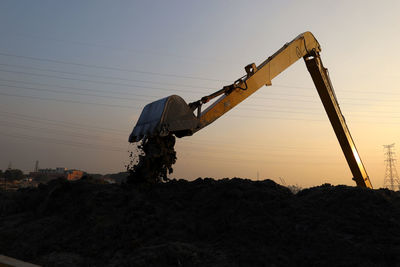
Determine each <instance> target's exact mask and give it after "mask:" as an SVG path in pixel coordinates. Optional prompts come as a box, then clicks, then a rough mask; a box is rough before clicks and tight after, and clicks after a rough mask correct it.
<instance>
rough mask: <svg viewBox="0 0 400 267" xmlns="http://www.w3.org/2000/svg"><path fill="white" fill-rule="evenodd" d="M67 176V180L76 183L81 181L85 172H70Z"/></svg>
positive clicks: (67, 172)
mask: <svg viewBox="0 0 400 267" xmlns="http://www.w3.org/2000/svg"><path fill="white" fill-rule="evenodd" d="M66 174H67V179H68V180H69V181H74V180H78V179H81V178H82V176H83V171H79V170H68V171H66Z"/></svg>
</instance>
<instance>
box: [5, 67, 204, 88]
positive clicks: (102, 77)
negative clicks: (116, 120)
mask: <svg viewBox="0 0 400 267" xmlns="http://www.w3.org/2000/svg"><path fill="white" fill-rule="evenodd" d="M0 66H6V67H15V68H22V69H32V70H39V71H48V72H55V73H62V74H68V75H78V76H86V77H94V78H101V79H113V80H121V81H128V82H135V83H136V82H140V83H150V84H159V85H171V86H180V87H191V88H198V89H208V90H211V89H212V88H210V87H205V86H194V85H189V84H179V83H169V82H155V81H146V80H136V79H127V78H122V77H116V76H108V75H95V74H86V73H78V72H69V71H60V70H54V69H44V68H37V67H30V66H29V67H28V66H23V65H15V64H4V63H0Z"/></svg>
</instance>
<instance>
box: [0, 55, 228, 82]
mask: <svg viewBox="0 0 400 267" xmlns="http://www.w3.org/2000/svg"><path fill="white" fill-rule="evenodd" d="M0 55H1V56H5V57H15V58H23V59H29V60H34V61H44V62H50V63H57V64H64V65H73V66H80V67H85V68H94V69H105V70H114V71H122V72H131V73H140V74H147V75H156V76H163V77H174V78H183V79H191V80H203V81H213V82H226V81H224V80H219V79H210V78H204V77H196V76H187V75H178V74H169V73H159V72H151V71H142V70H133V69H125V68H121V67H111V66H100V65H93V64H85V63H77V62H68V61H63V60H55V59H49V58H39V57H31V56H22V55H15V54H10V53H4V52H0ZM228 82H229V81H228Z"/></svg>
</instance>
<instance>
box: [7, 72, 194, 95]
mask: <svg viewBox="0 0 400 267" xmlns="http://www.w3.org/2000/svg"><path fill="white" fill-rule="evenodd" d="M0 71H1V72H7V73H15V74H24V75H30V76H41V77H47V78H55V79H62V80H70V81H79V82H89V83H97V84H108V85H117V86H125V87H129V88H145V89H153V90H161V91H171V89H167V88H161V87H150V86H143V85H141V86H137V85H131V84H126V83H116V82H104V81H94V80H87V79H76V78H70V77H61V76H56V75H47V74H39V73H31V72H24V71H11V70H4V69H0ZM173 91H179V92H184V93H187V92H189V93H199V92H198V91H190V90H179V89H174V90H173Z"/></svg>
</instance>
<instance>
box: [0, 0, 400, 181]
mask: <svg viewBox="0 0 400 267" xmlns="http://www.w3.org/2000/svg"><path fill="white" fill-rule="evenodd" d="M384 3H385V4H382V2H376V1H311V0H305V1H284V0H280V1H152V0H149V1H117V0H116V1H100V0H96V1H71V0H68V1H66V0H65V1H42V0H37V1H28V0H26V1H23V0H21V1H14V0H12V1H11V0H10V1H8V0H3V1H1V3H0V7H1V8H0V34H1V37H2V38H0V136H1V138H0V147H1V150H2V153H1V154H0V169H6V168H7V166H8V165H9V163H10V162H11V163H12V167H13V168H19V169H22V170H23V171H24V172H29V171H32V170H33V169H34V167H35V162H36V160H38V161H39V166H40V168H55V167H66V168H71V169H81V170H84V171H88V172H91V173H113V172H119V171H124V169H125V165H126V164H127V163H128V161H129V159H128V154H129V153H128V151H129V150H130V149H132V146H131V145H129V143H128V136H129V134H130V132H131V131H132V129H133V126H134V125H135V123H136V121H137V119H138V116H139V115H140V112H141V110H142V109H143V107H144V106H145V105H146V104H147V103H149V102H152V101H155V100H157V99H160V98H163V97H165V96H169V95H172V94H177V95H180V96H181V97H183V98H184V99H185V100H186V101H187V102H192V101H195V100H198V99H200V98H201V97H202V96H204V95H208V94H210V93H212V92H214V91H216V90H219V89H220V88H222V87H223V86H224V85H228V84H230V83H232V82H233V81H235V80H236V79H238V78H239V77H241V76H243V75H244V73H245V72H244V66H246V65H247V64H249V63H253V62H254V63H256V64H257V65H258V64H260V63H261V62H262V61H264V60H265V59H266V58H268V57H269V56H270V55H272V54H273V53H274V52H275V51H277V50H278V49H279V48H281V47H282V46H283V45H284V44H285V43H286V42H289V41H291V40H292V39H293V38H294V37H296V36H297V35H298V34H300V33H302V32H305V31H311V32H312V33H313V34H314V35H315V37H316V38H317V40H318V41H319V43H320V44H321V48H322V52H321V58H322V61H323V63H324V66H325V67H327V68H328V69H329V73H330V77H331V80H332V83H333V86H334V88H335V92H336V96H337V98H338V101H339V104H340V107H341V110H342V112H343V114H344V116H345V118H346V122H347V124H348V127H349V129H350V131H351V134H352V136H353V139H354V141H355V144H356V146H357V149H358V152H359V154H360V157H361V159H362V160H363V162H364V165H365V167H366V170H367V172H368V174H369V176H370V179H371V182H372V184H373V186H374V187H381V186H382V184H383V178H384V173H385V162H384V159H385V158H384V149H383V145H385V144H392V143H396V145H397V147H395V152H396V151H398V147H399V146H400V125H399V122H400V120H399V119H400V106H399V105H398V101H399V100H400V91H399V90H398V85H399V84H400V76H399V74H398V73H399V72H398V70H397V69H398V62H400V54H399V53H398V52H396V51H397V50H398V44H399V42H400V23H399V19H398V14H399V11H400V3H399V2H398V1H385V2H384ZM176 149H177V153H178V161H177V163H176V165H175V167H174V173H173V174H172V175H171V178H184V179H188V180H192V179H195V178H198V177H214V178H225V177H242V178H249V179H257V177H258V179H267V178H268V179H273V180H275V181H277V182H280V181H281V180H280V178H282V179H283V180H284V181H285V182H286V183H287V184H297V185H300V186H303V187H308V186H315V185H319V184H323V183H331V184H347V185H354V182H353V181H352V180H351V178H352V175H351V172H350V169H349V167H348V166H347V163H346V161H345V158H344V155H343V153H342V152H341V149H340V146H339V143H338V141H337V139H336V137H335V134H334V132H333V129H332V127H331V125H330V123H329V120H328V118H327V115H326V113H325V111H324V109H323V106H322V104H321V101H320V99H319V97H318V94H317V92H316V90H315V87H314V85H313V82H312V80H311V77H310V75H309V73H308V71H307V69H306V67H305V64H304V62H303V60H299V61H298V62H296V63H295V64H294V65H292V66H291V67H290V68H288V69H287V70H285V71H284V72H283V73H282V74H280V75H279V76H278V77H276V78H275V79H274V80H273V81H272V86H268V87H262V88H260V89H259V90H258V91H257V92H256V93H255V94H254V95H252V96H251V97H249V98H248V99H246V100H245V101H244V102H242V103H241V104H239V105H238V106H237V107H236V108H234V109H233V110H232V111H230V112H228V113H227V114H225V115H224V116H223V117H221V118H219V119H218V120H217V121H215V122H214V123H213V124H211V125H209V126H207V127H206V128H204V129H202V130H201V131H199V132H197V133H196V134H195V135H194V136H191V137H185V138H182V139H178V140H177V144H176Z"/></svg>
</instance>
